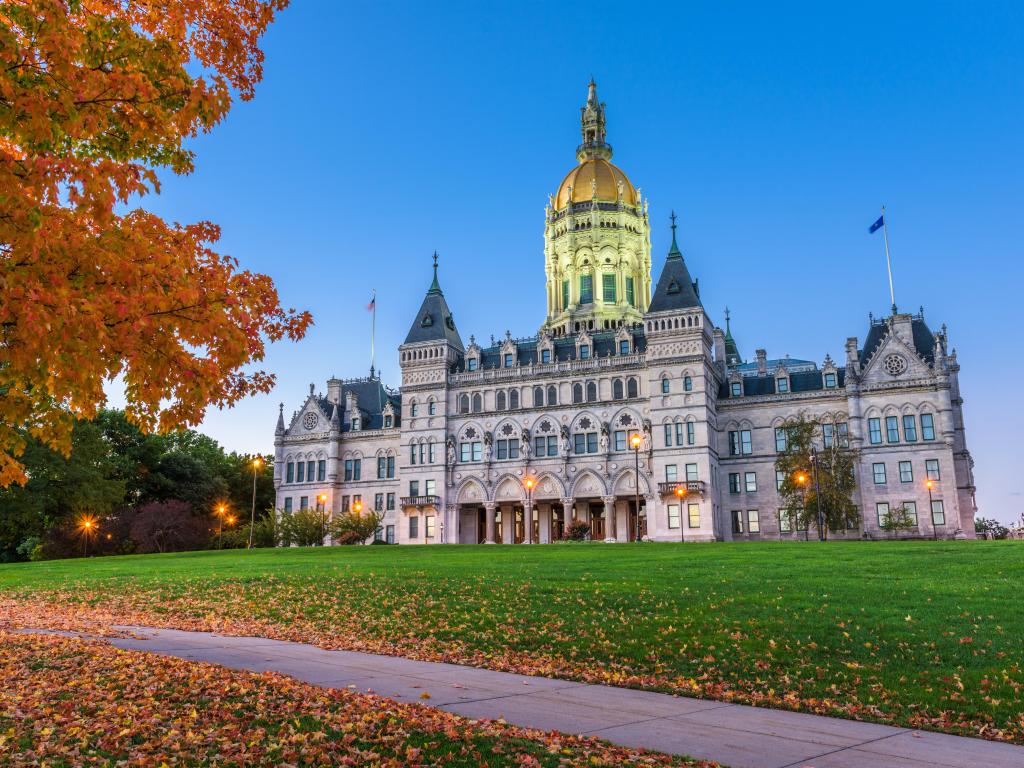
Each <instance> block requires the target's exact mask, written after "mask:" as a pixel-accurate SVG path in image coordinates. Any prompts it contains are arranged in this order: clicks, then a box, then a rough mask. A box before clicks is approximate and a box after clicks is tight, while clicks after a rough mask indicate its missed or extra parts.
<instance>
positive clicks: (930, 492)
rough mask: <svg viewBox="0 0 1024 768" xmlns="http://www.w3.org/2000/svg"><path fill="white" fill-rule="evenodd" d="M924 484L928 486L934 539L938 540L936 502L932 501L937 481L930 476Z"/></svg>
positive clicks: (929, 514) (929, 511)
mask: <svg viewBox="0 0 1024 768" xmlns="http://www.w3.org/2000/svg"><path fill="white" fill-rule="evenodd" d="M924 484H925V487H926V488H928V516H929V517H930V518H931V519H932V540H933V541H938V540H939V531H938V529H937V528H936V527H935V502H933V501H932V488H933V487H934V486H935V481H934V480H932V479H931V478H930V477H929V478H928V479H927V480H925V481H924Z"/></svg>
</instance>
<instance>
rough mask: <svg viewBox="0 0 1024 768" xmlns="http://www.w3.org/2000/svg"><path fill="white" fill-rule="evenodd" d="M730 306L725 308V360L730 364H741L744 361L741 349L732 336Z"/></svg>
mask: <svg viewBox="0 0 1024 768" xmlns="http://www.w3.org/2000/svg"><path fill="white" fill-rule="evenodd" d="M730 317H731V315H730V313H729V308H728V307H726V308H725V362H726V364H728V365H739V364H741V363H742V362H743V359H742V358H741V357H740V349H739V347H738V346H736V339H734V338H733V337H732V328H730V327H729V318H730Z"/></svg>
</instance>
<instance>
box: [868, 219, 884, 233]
mask: <svg viewBox="0 0 1024 768" xmlns="http://www.w3.org/2000/svg"><path fill="white" fill-rule="evenodd" d="M883 226H885V216H879V217H878V221H876V222H875V223H874V224H872V225H871V226H870V227H868V234H869V235H873V234H875V232H877V231H878V230H880V229H881V228H882V227H883Z"/></svg>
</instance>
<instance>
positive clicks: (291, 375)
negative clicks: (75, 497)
mask: <svg viewBox="0 0 1024 768" xmlns="http://www.w3.org/2000/svg"><path fill="white" fill-rule="evenodd" d="M826 5H835V4H821V3H807V4H792V3H772V4H766V3H750V4H741V3H728V4H725V3H706V4H702V5H700V6H698V5H695V4H681V3H672V4H664V5H642V4H623V3H614V4H612V3H607V4H606V3H601V2H585V3H578V4H577V3H572V2H560V3H549V4H539V3H538V4H533V3H524V2H516V3H510V4H494V3H488V4H483V3H465V4H460V3H455V2H444V3H425V2H418V3H412V2H410V3H399V4H393V3H361V4H349V3H340V2H326V1H324V2H313V1H311V0H309V1H307V2H302V1H301V0H299V1H298V2H295V4H294V6H293V7H292V8H289V9H288V10H287V11H285V12H284V13H283V14H282V15H281V16H280V18H279V19H278V21H277V22H276V23H275V24H274V26H273V27H272V29H271V30H270V32H269V34H268V35H267V37H266V39H265V41H264V43H265V45H264V49H265V51H266V65H265V79H264V82H263V83H262V84H261V85H260V87H259V88H258V89H257V94H256V99H255V100H254V101H252V102H249V103H239V104H237V105H236V107H235V109H234V110H233V111H232V113H231V114H230V116H229V117H228V119H227V120H226V122H225V123H223V124H222V125H221V126H219V127H218V128H217V129H216V131H215V132H214V133H213V134H211V135H209V136H204V137H201V138H199V139H198V140H196V141H195V142H194V143H193V146H194V149H195V150H196V152H197V153H198V157H197V171H196V172H195V173H194V174H193V175H192V176H189V177H184V178H166V179H165V186H164V191H163V194H162V195H161V196H160V197H159V198H150V199H148V200H147V201H146V203H145V204H146V205H147V206H148V207H149V208H151V209H153V210H155V211H156V212H158V213H160V214H162V215H164V216H166V217H168V218H171V219H174V220H177V221H183V222H186V221H194V220H198V219H210V220H212V221H215V222H217V223H219V224H220V225H221V226H222V227H223V240H222V242H221V244H220V249H221V250H222V251H224V252H226V253H230V254H232V255H234V256H236V257H237V258H238V259H239V260H240V261H241V263H242V265H243V266H244V267H246V268H249V269H253V270H258V271H261V272H265V273H268V274H270V275H271V276H273V277H274V279H275V280H276V282H277V285H278V287H279V289H280V292H281V295H282V298H283V300H284V302H285V303H286V304H287V305H290V306H295V307H300V308H303V309H309V310H310V311H312V312H313V314H314V316H315V320H316V325H315V327H314V328H312V330H311V331H310V333H309V334H308V336H307V337H306V339H305V340H304V341H302V342H301V343H299V344H295V345H289V344H285V343H282V344H277V345H275V346H273V347H272V348H271V349H270V352H269V354H268V356H267V358H266V360H265V363H264V368H265V369H267V370H269V371H272V372H274V373H276V374H277V377H278V386H277V388H276V390H275V391H274V392H273V393H272V394H270V395H267V396H264V397H258V398H252V399H250V400H247V401H245V402H243V403H240V404H239V405H237V406H236V407H235V408H233V409H231V410H228V411H212V412H211V413H210V414H209V415H208V417H207V419H206V421H205V422H204V424H203V425H202V427H201V429H202V430H203V431H204V432H206V433H208V434H210V435H211V436H213V437H215V438H216V439H217V440H219V441H220V442H221V443H222V444H223V445H225V446H226V447H228V448H229V449H235V450H240V451H251V450H260V451H270V450H272V441H273V428H274V423H275V420H276V416H277V403H278V402H280V401H282V400H283V401H284V402H285V409H286V413H291V411H292V409H294V408H295V407H297V406H298V405H299V404H300V402H301V400H302V398H303V396H304V394H305V393H306V392H307V391H308V390H307V388H308V384H309V382H311V381H316V382H317V384H318V388H322V387H323V384H322V382H323V381H324V380H325V379H326V378H327V377H329V376H330V375H332V374H337V375H339V376H344V377H350V376H357V375H365V373H366V371H367V370H368V368H369V315H368V313H367V312H366V311H365V310H364V307H365V304H366V303H367V301H368V300H369V298H370V293H371V290H372V289H374V288H376V289H377V295H378V313H377V350H378V358H377V359H378V366H379V367H380V368H381V369H382V370H383V377H384V380H385V382H386V383H389V384H391V385H392V386H397V385H398V383H399V376H398V363H397V351H396V348H397V346H398V344H399V343H401V341H402V340H403V338H404V336H405V333H406V331H407V330H408V328H409V325H410V323H411V322H412V320H413V314H414V313H415V311H416V309H417V308H418V305H419V302H420V300H421V298H422V295H423V292H424V291H425V290H426V288H427V285H428V283H429V280H430V255H431V253H432V252H433V251H434V250H435V249H437V251H438V252H439V253H440V255H441V272H440V278H441V285H442V287H443V289H444V291H445V295H446V297H447V298H448V301H449V304H450V305H451V307H452V309H453V312H454V315H455V319H456V322H457V324H458V327H459V329H460V331H461V332H462V334H463V337H464V338H465V339H467V340H468V337H469V335H470V334H471V333H472V334H476V336H477V337H478V339H483V340H486V339H488V338H489V336H490V335H491V334H492V333H493V334H495V335H502V334H504V332H505V330H506V329H508V330H510V331H511V332H512V334H513V335H514V336H525V335H530V334H532V333H534V332H535V331H536V329H537V327H538V326H539V324H540V323H541V322H542V320H543V318H544V312H545V303H544V301H545V299H544V296H545V294H544V271H543V269H544V264H543V250H542V245H543V215H544V205H545V203H546V201H547V195H548V193H549V192H553V191H554V189H555V187H556V186H557V184H558V182H559V181H560V179H561V178H562V176H563V175H564V174H565V173H566V172H567V171H568V170H569V169H570V168H571V167H572V166H573V165H574V163H575V160H574V155H573V153H574V150H575V147H576V144H577V143H578V139H579V135H578V125H579V122H578V121H579V107H580V106H581V104H582V103H583V101H584V98H585V93H586V83H587V81H588V79H589V78H590V76H591V75H593V76H594V77H595V78H596V79H597V82H598V87H599V93H600V96H601V99H602V100H603V101H605V102H606V103H607V109H608V138H609V141H610V143H611V144H612V145H613V147H614V148H615V162H616V163H617V164H618V165H619V166H620V167H622V168H623V169H624V170H625V171H626V172H627V173H628V174H629V176H630V178H631V179H632V181H633V183H634V184H635V185H637V186H639V187H641V188H642V191H643V194H644V195H645V196H647V197H649V199H650V201H651V210H650V213H651V218H652V222H653V224H654V234H653V238H652V239H653V249H654V253H655V262H654V263H655V266H654V270H655V273H656V274H655V277H656V276H657V273H658V272H659V271H660V268H661V263H662V261H663V258H664V253H665V251H666V250H667V246H668V240H669V229H668V215H669V212H670V210H671V209H673V208H674V209H675V211H676V212H677V213H678V214H679V217H680V245H681V247H682V249H683V251H684V254H685V255H686V259H687V263H688V265H689V268H690V270H691V272H692V273H693V275H694V276H695V277H697V278H699V279H700V284H701V291H702V299H703V301H704V304H705V306H706V307H707V309H708V311H709V312H710V314H711V315H712V317H713V318H715V319H716V321H717V322H719V323H721V322H722V311H723V308H724V307H725V306H726V305H728V306H729V307H730V308H731V310H732V312H733V324H732V328H733V332H734V335H735V336H736V338H737V341H738V342H739V345H740V349H741V352H742V353H743V354H744V355H745V356H747V357H753V353H754V349H755V348H757V347H764V348H766V349H767V350H768V353H769V356H773V357H774V356H783V355H785V354H790V355H792V356H794V357H803V358H807V359H812V360H817V361H821V360H822V359H823V358H824V356H825V354H826V353H829V354H831V355H832V357H833V358H835V359H837V360H842V359H843V358H844V354H843V345H844V342H845V340H846V338H847V337H848V336H857V337H859V338H860V339H861V340H862V341H863V338H864V336H865V334H866V332H867V315H868V312H875V313H876V314H881V313H884V312H885V311H886V309H887V307H888V304H889V299H888V284H887V279H886V272H885V260H884V252H883V250H882V241H881V238H880V233H879V235H875V236H869V235H868V234H867V226H868V225H869V224H870V223H871V222H872V221H873V220H874V219H875V218H876V217H877V215H878V207H879V205H880V204H881V203H883V202H884V203H885V204H886V205H887V206H888V211H889V221H890V238H891V245H892V253H893V270H894V274H895V281H896V299H897V303H898V304H899V305H900V306H901V308H903V309H908V310H909V309H913V310H915V311H916V310H917V308H918V307H919V306H920V305H924V308H925V313H926V318H927V320H928V321H929V323H930V324H932V326H933V327H936V328H937V327H938V326H939V325H941V324H942V323H947V324H948V326H949V336H950V341H951V344H952V346H953V347H955V348H956V349H957V352H958V355H959V359H960V362H961V364H962V366H963V370H962V373H961V383H962V388H963V393H964V398H965V405H964V409H965V413H966V420H967V429H968V440H969V446H970V448H971V451H972V453H973V455H974V457H975V460H976V479H977V485H978V499H979V507H980V513H981V514H982V515H985V516H989V517H997V518H1000V519H1003V520H1010V519H1011V518H1016V517H1017V516H1018V515H1019V514H1020V512H1021V511H1022V510H1024V495H1022V494H1024V479H1022V477H1021V472H1020V462H1021V457H1022V451H1021V447H1020V445H1021V435H1022V432H1024V417H1022V416H1021V408H1020V405H1019V403H1020V399H1021V392H1022V389H1021V388H1022V384H1024V355H1022V354H1021V353H1020V351H1019V350H1018V349H1017V348H1016V343H1017V340H1018V333H1019V328H1020V325H1021V322H1020V321H1021V306H1020V301H1021V299H1020V291H1021V285H1022V278H1024V267H1022V260H1024V245H1022V243H1024V237H1022V235H1024V224H1022V220H1024V181H1022V180H1024V150H1022V139H1021V137H1022V136H1024V87H1022V86H1024V53H1022V52H1024V31H1022V30H1024V13H1022V11H1021V10H1020V5H1019V4H1018V3H995V2H987V3H971V4H968V3H961V4H953V3H935V2H930V3H909V2H901V3H891V2H889V3H857V4H846V5H844V6H843V7H841V8H826V7H825V6H826Z"/></svg>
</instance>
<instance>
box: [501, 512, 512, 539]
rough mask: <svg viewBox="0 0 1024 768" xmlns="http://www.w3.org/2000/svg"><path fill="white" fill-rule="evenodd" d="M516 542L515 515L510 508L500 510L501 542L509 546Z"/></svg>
mask: <svg viewBox="0 0 1024 768" xmlns="http://www.w3.org/2000/svg"><path fill="white" fill-rule="evenodd" d="M515 540H516V515H515V512H513V511H512V507H505V506H503V507H502V508H501V542H502V543H503V544H511V543H513V542H514V541H515Z"/></svg>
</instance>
